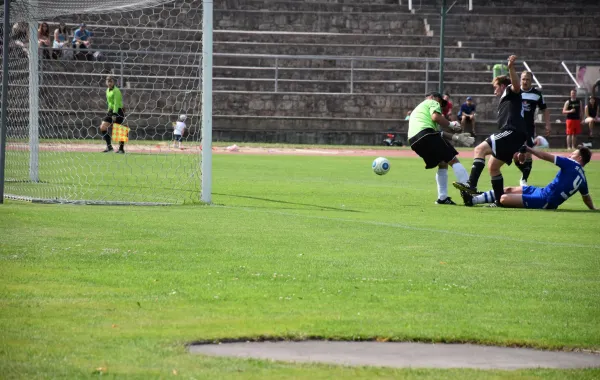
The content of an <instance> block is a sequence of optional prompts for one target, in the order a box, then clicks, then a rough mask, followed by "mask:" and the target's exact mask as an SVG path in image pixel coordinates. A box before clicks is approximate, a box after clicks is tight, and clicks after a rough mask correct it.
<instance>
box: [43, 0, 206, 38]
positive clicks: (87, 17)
mask: <svg viewBox="0 0 600 380" xmlns="http://www.w3.org/2000/svg"><path fill="white" fill-rule="evenodd" d="M65 18H66V17H57V18H55V19H52V20H48V21H49V23H50V24H58V22H59V21H67V22H68V23H69V24H71V25H77V24H79V23H82V22H85V23H86V24H88V25H94V24H101V25H114V26H131V27H135V26H141V25H140V23H141V24H142V25H143V26H144V27H146V28H168V29H169V28H181V27H183V29H186V28H187V29H201V27H200V26H201V25H202V1H200V0H185V1H177V2H175V3H171V4H169V5H165V6H159V7H150V8H144V9H141V10H136V11H128V12H111V13H86V14H74V15H72V16H71V17H69V18H68V20H65ZM88 29H89V30H90V31H92V32H93V29H91V28H88Z"/></svg>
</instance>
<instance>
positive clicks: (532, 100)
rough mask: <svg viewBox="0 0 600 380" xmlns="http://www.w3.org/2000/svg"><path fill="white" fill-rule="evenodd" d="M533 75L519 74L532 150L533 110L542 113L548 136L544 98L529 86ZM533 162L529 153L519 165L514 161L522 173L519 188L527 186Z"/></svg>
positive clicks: (526, 72) (547, 117) (548, 118)
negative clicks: (538, 110)
mask: <svg viewBox="0 0 600 380" xmlns="http://www.w3.org/2000/svg"><path fill="white" fill-rule="evenodd" d="M532 80H533V74H532V73H531V71H523V72H522V73H521V99H522V101H523V112H524V118H525V126H526V127H527V146H528V147H530V148H533V147H534V146H535V143H534V139H535V136H536V133H535V110H536V109H537V108H539V109H540V111H544V121H545V122H546V134H547V135H549V134H550V110H549V109H548V107H546V103H545V102H544V96H543V95H542V92H541V91H540V90H538V89H537V88H533V87H532V86H531V81H532ZM532 164H533V161H532V160H531V153H526V155H525V162H523V163H521V162H519V160H515V165H516V167H518V168H519V170H521V172H522V173H523V174H522V176H521V183H520V185H521V186H527V179H528V178H529V174H530V173H531V167H532Z"/></svg>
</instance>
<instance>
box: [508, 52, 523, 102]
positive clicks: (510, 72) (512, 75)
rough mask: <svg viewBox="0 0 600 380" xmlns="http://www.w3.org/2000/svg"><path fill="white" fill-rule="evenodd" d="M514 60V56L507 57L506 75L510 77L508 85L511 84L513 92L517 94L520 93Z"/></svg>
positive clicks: (515, 58) (515, 57)
mask: <svg viewBox="0 0 600 380" xmlns="http://www.w3.org/2000/svg"><path fill="white" fill-rule="evenodd" d="M516 60H517V56H516V55H511V56H510V57H508V75H509V76H510V84H512V88H513V91H514V92H515V93H517V94H518V93H519V92H520V91H521V81H520V80H519V76H518V75H517V70H516V69H515V61H516Z"/></svg>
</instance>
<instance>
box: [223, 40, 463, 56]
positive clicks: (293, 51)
mask: <svg viewBox="0 0 600 380" xmlns="http://www.w3.org/2000/svg"><path fill="white" fill-rule="evenodd" d="M214 47H215V51H218V52H219V53H236V54H284V55H329V56H359V57H360V56H363V57H430V58H435V57H437V56H438V55H439V47H438V46H435V45H432V46H418V45H413V46H406V45H333V44H329V45H323V44H320V45H317V44H312V43H305V44H300V43H297V44H289V45H283V44H280V43H255V42H215V43H214ZM446 50H447V51H448V53H447V54H448V56H449V57H450V56H451V57H453V58H469V57H470V54H469V53H468V52H467V51H465V50H464V49H461V48H457V47H448V48H446Z"/></svg>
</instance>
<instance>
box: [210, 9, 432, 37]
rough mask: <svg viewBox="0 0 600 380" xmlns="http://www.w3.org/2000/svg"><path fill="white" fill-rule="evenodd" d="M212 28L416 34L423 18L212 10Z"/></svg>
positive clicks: (381, 14)
mask: <svg viewBox="0 0 600 380" xmlns="http://www.w3.org/2000/svg"><path fill="white" fill-rule="evenodd" d="M214 28H215V29H229V30H236V29H238V30H278V31H294V32H332V33H378V32H379V33H380V32H382V31H385V32H386V33H393V34H420V33H422V32H423V20H422V19H421V18H420V17H418V16H415V15H412V14H406V13H388V12H385V13H341V12H340V13H322V12H262V11H245V10H221V11H218V10H216V11H215V13H214Z"/></svg>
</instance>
